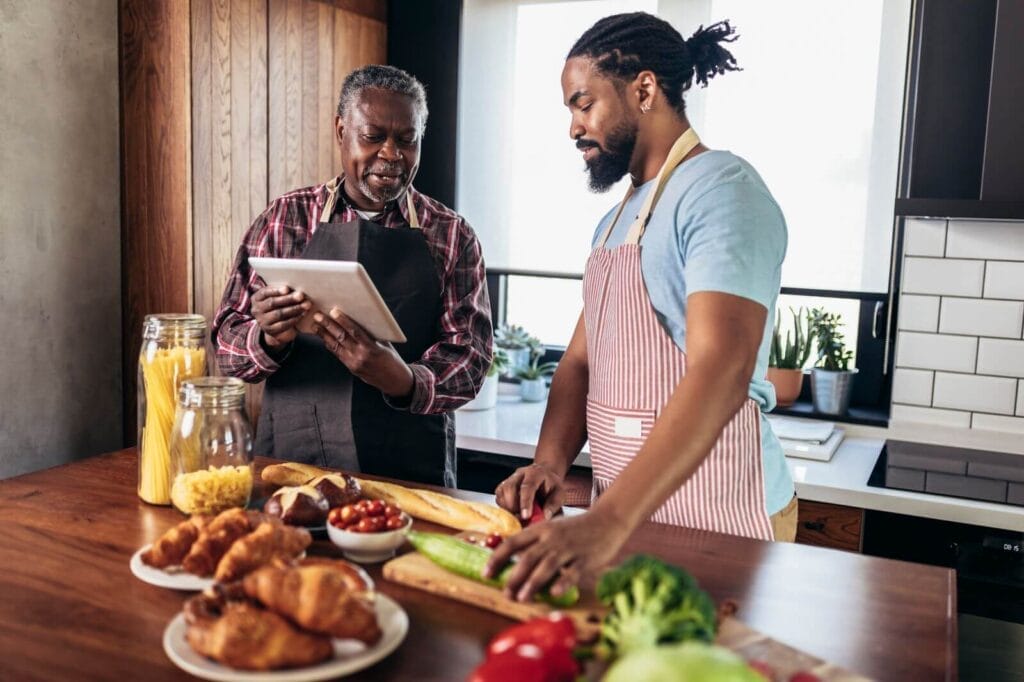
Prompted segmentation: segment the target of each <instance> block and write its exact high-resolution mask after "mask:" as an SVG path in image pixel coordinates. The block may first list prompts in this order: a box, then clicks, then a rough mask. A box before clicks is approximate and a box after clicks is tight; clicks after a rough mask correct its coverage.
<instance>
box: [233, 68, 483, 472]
mask: <svg viewBox="0 0 1024 682" xmlns="http://www.w3.org/2000/svg"><path fill="white" fill-rule="evenodd" d="M426 119H427V104H426V96H425V93H424V89H423V86H422V85H421V84H420V83H419V81H417V80H416V79H415V78H414V77H412V76H411V75H409V74H408V73H406V72H404V71H402V70H400V69H396V68H393V67H388V66H366V67H363V68H361V69H358V70H356V71H353V72H352V73H351V74H349V75H348V77H347V78H345V81H344V84H343V85H342V88H341V96H340V98H339V101H338V111H337V115H336V116H335V118H334V125H335V133H336V139H337V142H338V146H339V148H340V149H341V161H342V170H343V174H342V175H340V176H339V177H336V178H332V179H330V180H328V181H327V182H325V183H323V184H320V185H315V186H313V187H306V188H303V189H298V190H295V191H293V192H289V193H288V194H285V195H284V196H282V197H279V198H278V199H276V200H274V201H273V202H272V203H271V204H270V206H268V207H267V209H266V210H265V211H264V212H263V213H262V214H261V215H260V216H259V217H258V218H257V219H256V221H255V222H254V223H253V224H252V227H250V228H249V231H248V232H247V233H246V235H245V238H244V240H243V242H242V246H241V248H240V249H239V251H238V256H237V258H236V259H235V263H234V268H233V270H232V272H231V275H230V278H229V280H228V284H227V288H226V289H225V291H224V297H223V301H222V303H221V307H220V310H219V311H218V312H217V316H216V319H215V322H214V329H213V336H214V340H215V343H216V346H217V359H218V363H219V365H220V367H221V369H222V371H223V372H225V373H226V374H230V375H232V376H237V377H241V378H242V379H245V380H246V381H250V382H258V381H261V380H264V379H265V380H266V382H267V383H266V392H265V393H264V399H263V409H262V412H261V414H260V419H259V425H258V427H257V435H256V451H257V453H259V454H263V455H269V456H272V457H277V458H281V459H288V460H294V461H300V462H305V463H311V464H318V465H326V466H332V467H338V468H342V469H346V470H351V471H364V472H367V473H374V474H380V475H387V476H394V477H396V478H402V479H407V480H414V481H421V482H424V483H435V484H441V485H447V486H451V487H454V486H455V483H456V482H455V447H454V425H453V420H452V418H451V410H453V409H454V408H456V407H458V406H459V405H461V404H462V403H464V402H466V401H467V400H469V399H471V398H472V397H473V396H474V395H475V394H476V392H477V390H478V389H479V387H480V384H481V383H482V382H483V379H484V376H485V374H486V372H487V369H488V367H489V365H490V362H491V337H492V330H491V319H490V310H489V303H488V296H487V285H486V280H485V277H484V266H483V260H482V258H481V254H480V245H479V243H478V242H477V239H476V236H475V235H474V233H473V231H472V229H471V228H470V226H469V225H468V224H467V223H466V221H465V219H463V218H462V216H460V215H458V214H456V213H455V212H454V211H453V210H451V209H450V208H448V207H446V206H444V205H442V204H441V203H440V202H438V201H436V200H434V199H431V198H430V197H427V196H425V195H423V194H421V193H419V192H417V191H416V190H415V189H414V188H413V187H412V181H413V178H414V177H415V176H416V171H417V169H418V167H419V156H420V142H421V140H422V137H423V131H424V128H425V125H426ZM253 256H272V257H278V258H313V259H335V260H355V261H359V262H360V263H362V265H363V267H365V268H366V270H367V272H368V273H369V275H370V277H371V278H372V279H373V281H374V283H375V284H376V286H377V288H378V290H380V292H381V295H382V296H383V298H384V300H385V301H386V302H387V304H388V307H389V308H390V309H391V311H392V313H393V314H394V316H395V319H396V320H397V321H398V323H399V325H401V327H402V330H403V331H404V332H405V335H406V337H407V339H408V340H407V342H406V343H404V344H396V345H394V346H392V345H391V344H388V343H385V342H381V341H378V340H376V339H374V338H372V336H371V335H370V334H369V333H368V332H366V331H365V330H364V329H362V328H361V327H360V326H359V325H358V324H356V323H355V322H354V321H353V320H351V319H350V318H348V317H346V316H345V315H344V314H342V313H341V312H340V311H337V310H331V311H328V310H324V311H314V313H315V315H314V320H315V322H316V336H313V335H307V334H302V333H299V332H298V331H297V329H296V324H297V322H298V321H299V319H300V318H301V317H302V316H303V315H304V314H305V313H306V312H307V311H309V310H310V307H311V303H310V301H309V300H308V299H306V297H305V296H304V295H303V294H302V292H300V291H292V290H291V289H289V288H287V287H281V288H272V287H268V286H266V285H265V283H264V282H263V281H262V280H260V279H259V277H258V276H257V275H256V274H255V272H254V271H253V270H252V268H251V267H250V266H249V258H250V257H253Z"/></svg>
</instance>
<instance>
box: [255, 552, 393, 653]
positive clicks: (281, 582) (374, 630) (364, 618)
mask: <svg viewBox="0 0 1024 682" xmlns="http://www.w3.org/2000/svg"><path fill="white" fill-rule="evenodd" d="M348 585H349V582H348V580H347V579H346V577H344V576H343V575H342V574H341V573H340V572H339V571H337V570H335V569H333V568H332V567H330V566H328V565H324V564H313V565H310V566H300V567H298V568H287V567H281V566H263V567H262V568H259V569H257V570H255V571H253V572H252V573H250V574H249V575H247V576H245V578H244V579H243V580H242V587H243V589H244V590H245V593H246V594H247V595H248V596H249V597H251V598H253V599H256V600H258V601H259V602H261V603H262V604H263V605H264V606H266V607H267V608H268V609H270V610H272V611H275V612H277V613H280V614H281V615H284V616H287V617H288V618H289V619H290V620H291V621H292V622H294V623H296V624H297V625H299V626H300V627H302V628H305V629H306V630H310V631H312V632H317V633H321V634H325V635H330V636H332V637H338V638H341V639H357V640H359V641H361V642H364V643H366V644H373V643H375V642H376V641H377V640H379V639H380V637H381V630H380V626H379V625H378V624H377V614H376V611H375V609H374V605H373V598H372V593H369V592H363V591H357V590H352V589H350V588H349V587H348Z"/></svg>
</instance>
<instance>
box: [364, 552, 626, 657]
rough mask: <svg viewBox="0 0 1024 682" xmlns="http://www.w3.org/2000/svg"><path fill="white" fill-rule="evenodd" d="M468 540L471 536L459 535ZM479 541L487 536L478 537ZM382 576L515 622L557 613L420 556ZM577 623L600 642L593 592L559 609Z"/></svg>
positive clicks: (400, 561)
mask: <svg viewBox="0 0 1024 682" xmlns="http://www.w3.org/2000/svg"><path fill="white" fill-rule="evenodd" d="M459 535H460V536H462V537H465V536H466V535H467V534H465V533H459ZM474 535H475V536H476V537H477V538H478V539H481V538H482V537H483V536H482V535H480V534H479V533H476V534H474ZM382 573H383V575H384V577H385V578H386V579H387V580H390V581H392V582H396V583H400V584H402V585H409V586H410V587H415V588H418V589H421V590H425V591H427V592H430V593H432V594H439V595H444V596H446V597H449V598H451V599H455V600H458V601H461V602H464V603H466V604H475V605H476V606H477V607H478V608H482V609H487V610H488V611H493V612H495V613H500V614H501V615H503V616H507V617H509V618H513V619H515V620H520V621H522V620H529V619H531V618H537V617H538V616H543V615H545V614H548V613H551V611H553V610H554V609H552V607H550V606H548V605H547V604H543V603H540V602H532V603H530V604H523V603H521V602H517V601H513V600H511V599H508V598H506V597H505V596H504V595H503V594H502V592H501V590H499V589H497V588H495V587H491V586H490V585H484V584H483V583H479V582H476V581H474V580H470V579H469V578H463V577H462V576H458V575H453V574H452V573H450V572H449V571H446V570H444V569H443V568H441V567H440V566H438V565H437V564H435V563H434V562H433V561H431V560H430V559H428V558H427V557H425V556H423V555H422V554H420V553H419V552H409V553H407V554H403V555H402V556H400V557H397V558H395V559H392V560H391V561H388V562H387V563H385V564H384V566H383V567H382ZM559 611H561V612H562V613H564V614H565V615H567V616H569V617H570V618H572V619H573V622H574V623H576V632H577V635H578V636H579V637H580V639H581V640H583V641H587V642H590V641H593V640H595V639H597V636H598V634H599V632H600V625H601V619H602V618H603V617H604V614H605V612H606V611H607V609H605V608H604V607H603V606H602V605H601V603H600V602H599V601H597V598H596V597H595V596H594V595H593V593H592V592H587V593H585V594H584V598H583V599H581V600H580V602H579V603H578V604H576V605H575V606H573V607H572V608H565V609H559Z"/></svg>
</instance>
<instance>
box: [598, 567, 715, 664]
mask: <svg viewBox="0 0 1024 682" xmlns="http://www.w3.org/2000/svg"><path fill="white" fill-rule="evenodd" d="M597 596H598V598H599V599H600V600H601V602H602V603H603V604H605V605H606V606H609V607H611V611H610V612H609V614H608V616H607V617H606V618H605V620H604V623H603V624H602V626H601V647H600V648H601V650H603V651H605V653H606V654H610V655H613V656H622V655H625V654H627V653H629V652H631V651H635V650H638V649H643V648H646V647H653V646H657V645H658V644H663V643H668V642H682V641H687V640H700V641H705V642H710V641H712V640H713V639H714V637H715V604H714V602H713V601H712V600H711V598H710V597H709V596H708V595H707V593H706V592H704V591H703V590H701V589H700V588H699V587H697V581H696V580H694V578H693V576H691V575H690V574H689V573H687V572H686V571H684V570H682V569H681V568H677V567H675V566H671V565H669V564H666V563H665V562H663V561H661V560H660V559H657V558H655V557H652V556H647V555H643V554H638V555H636V556H633V557H631V558H629V559H627V560H626V561H625V562H624V563H623V564H621V565H620V566H618V567H617V568H614V569H612V570H610V571H608V572H607V573H605V574H604V575H603V576H601V580H600V582H599V583H598V586H597Z"/></svg>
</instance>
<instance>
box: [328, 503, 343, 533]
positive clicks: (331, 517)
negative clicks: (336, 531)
mask: <svg viewBox="0 0 1024 682" xmlns="http://www.w3.org/2000/svg"><path fill="white" fill-rule="evenodd" d="M327 523H329V524H331V525H332V526H338V527H339V528H340V527H342V526H344V525H345V523H344V521H342V519H341V507H334V508H333V509H331V511H329V512H327Z"/></svg>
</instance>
